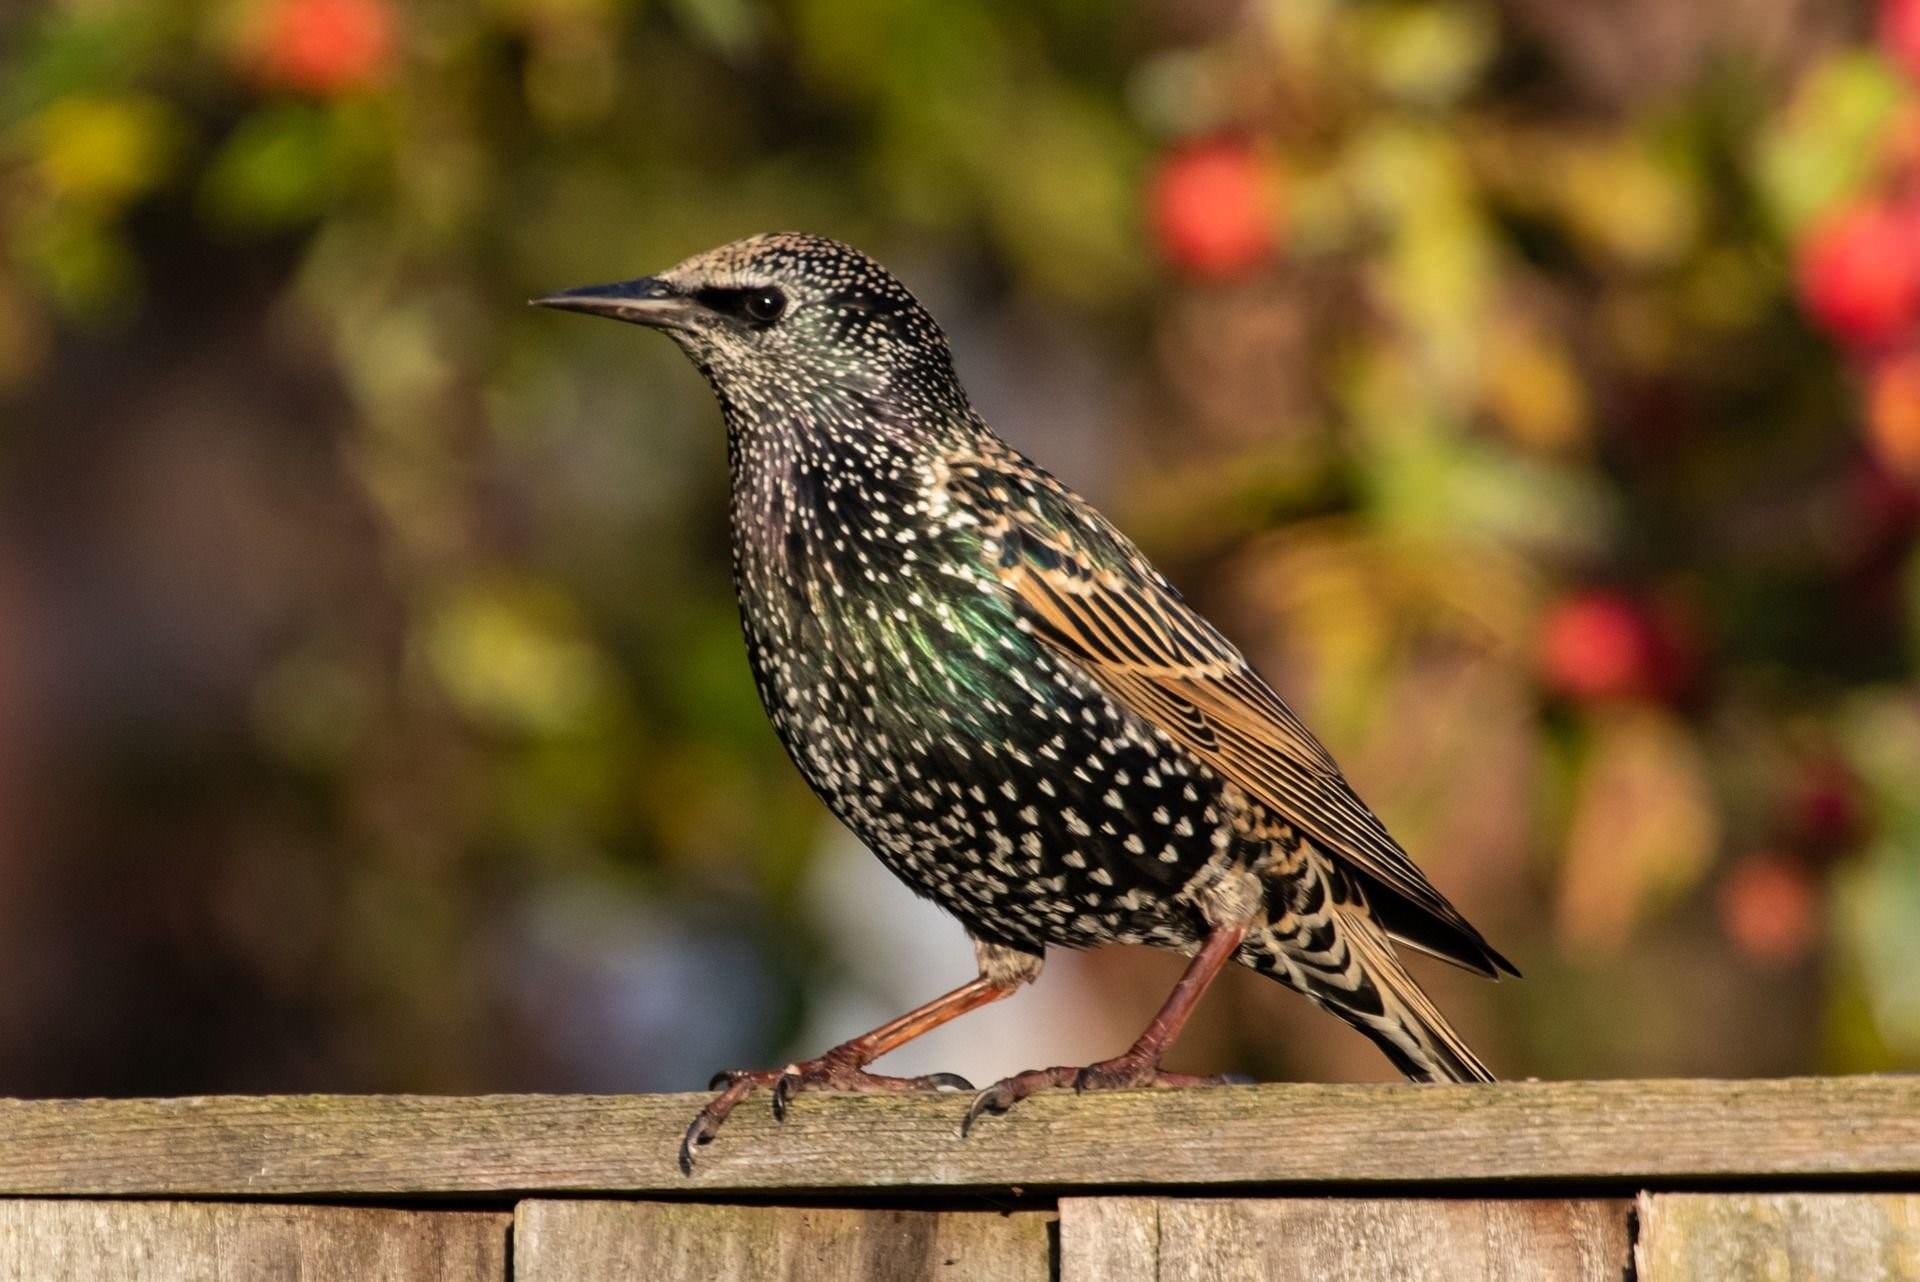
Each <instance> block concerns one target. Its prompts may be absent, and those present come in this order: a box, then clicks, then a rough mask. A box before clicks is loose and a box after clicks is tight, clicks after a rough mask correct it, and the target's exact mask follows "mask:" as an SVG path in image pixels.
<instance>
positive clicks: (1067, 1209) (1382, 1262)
mask: <svg viewBox="0 0 1920 1282" xmlns="http://www.w3.org/2000/svg"><path fill="white" fill-rule="evenodd" d="M1628 1207H1629V1203H1628V1202H1627V1201H1625V1200H1624V1199H1618V1200H1604V1201H1603V1200H1598V1199H1575V1200H1559V1199H1538V1200H1526V1199H1507V1200H1489V1201H1464V1200H1459V1201H1456V1200H1444V1199H1436V1198H1375V1199H1356V1198H1312V1199H1309V1198H1272V1199H1261V1200H1254V1199H1248V1198H1062V1199H1061V1202H1060V1282H1212V1280H1213V1279H1227V1278H1249V1279H1252V1278H1260V1279H1271V1280H1272V1282H1376V1279H1379V1278H1394V1279H1396V1282H1474V1280H1475V1279H1479V1280H1481V1282H1619V1280H1620V1278H1621V1277H1623V1276H1624V1275H1625V1273H1626V1268H1627V1259H1628V1255H1629V1253H1630V1247H1629V1242H1628V1237H1629V1235H1628V1229H1627V1211H1628ZM1728 1276H1732V1275H1728Z"/></svg>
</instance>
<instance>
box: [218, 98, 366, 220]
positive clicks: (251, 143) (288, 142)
mask: <svg viewBox="0 0 1920 1282" xmlns="http://www.w3.org/2000/svg"><path fill="white" fill-rule="evenodd" d="M335 161H336V151H335V146H334V138H333V130H332V128H331V122H330V119H329V117H328V115H327V113H326V112H325V111H324V110H323V109H321V108H318V107H312V106H307V105H304V104H297V103H290V104H287V105H284V106H280V107H275V108H272V109H270V110H266V111H261V112H256V113H254V114H253V115H250V116H248V117H247V118H246V119H245V120H243V121H242V122H241V123H240V125H239V127H238V128H236V129H235V130H234V132H233V134H232V136H231V137H229V138H228V139H227V140H226V142H225V143H224V144H222V145H221V147H220V149H219V151H217V152H216V153H215V154H214V157H213V160H212V161H211V163H210V164H209V165H208V166H207V170H206V173H205V176H204V177H203V178H202V180H201V189H200V201H201V207H202V208H203V209H204V210H205V212H206V214H207V216H208V217H209V218H210V219H212V220H213V221H215V222H216V223H220V224H223V225H225V226H228V227H233V228H237V229H242V230H247V231H263V230H277V229H279V228H282V227H287V226H291V225H294V224H298V223H302V222H306V221H308V220H310V219H312V218H314V217H316V216H318V215H319V214H320V213H321V211H322V210H324V209H325V208H326V207H327V205H328V204H329V202H330V201H331V200H332V199H333V197H334V195H335V193H336V192H337V191H338V190H339V178H340V175H339V173H338V170H337V167H336V163H335Z"/></svg>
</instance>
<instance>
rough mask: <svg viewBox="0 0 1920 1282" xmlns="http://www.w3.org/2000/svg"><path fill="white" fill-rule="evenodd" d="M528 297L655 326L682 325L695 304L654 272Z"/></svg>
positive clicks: (536, 302)
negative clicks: (631, 278)
mask: <svg viewBox="0 0 1920 1282" xmlns="http://www.w3.org/2000/svg"><path fill="white" fill-rule="evenodd" d="M528 301H529V302H530V303H531V304H532V305H533V306H535V307H553V308H558V309H559V310H560V311H563V312H585V313H587V314H588V315H589V316H610V317H612V318H613V319H614V320H622V321H626V322H628V323H629V324H633V325H651V326H653V327H654V328H656V329H679V328H683V327H684V326H685V323H686V318H687V316H688V315H689V314H690V313H692V312H693V310H694V309H695V307H697V306H698V304H696V303H695V302H694V301H693V300H692V299H691V298H688V297H687V296H686V295H685V294H682V293H680V292H679V291H678V290H676V289H675V288H674V287H673V286H671V285H669V284H667V282H665V281H663V280H660V279H658V278H656V277H653V276H642V277H640V278H639V279H638V280H623V281H619V282H617V283H615V284H612V285H584V286H582V287H581V288H579V289H563V290H561V291H560V292H559V293H557V294H548V295H547V296H546V297H544V298H534V299H529V300H528Z"/></svg>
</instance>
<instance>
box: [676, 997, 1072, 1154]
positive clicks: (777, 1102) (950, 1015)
mask: <svg viewBox="0 0 1920 1282" xmlns="http://www.w3.org/2000/svg"><path fill="white" fill-rule="evenodd" d="M1034 969H1035V971H1036V972H1037V969H1038V967H1037V965H1036V966H1035V968H1034ZM1023 982H1025V979H1024V977H1022V978H1012V979H1009V978H1008V977H1007V976H1005V975H991V976H990V975H986V974H982V975H980V976H979V977H978V978H976V979H974V980H973V981H972V982H970V983H966V984H962V985H961V986H960V987H958V988H956V989H954V990H953V991H952V992H950V993H946V994H943V995H942V996H939V997H936V998H934V999H933V1000H932V1001H930V1002H928V1003H927V1004H926V1005H924V1006H917V1007H915V1008H914V1009H912V1010H910V1011H908V1012H907V1013H906V1014H904V1015H902V1016H900V1017H899V1018H898V1019H892V1020H888V1021H887V1022H886V1023H884V1024H882V1025H880V1027H878V1028H876V1029H874V1030H872V1031H871V1032H867V1033H862V1034H861V1035H860V1036H858V1037H856V1038H854V1039H853V1040H852V1041H848V1042H842V1043H841V1044H840V1045H838V1046H836V1047H834V1048H833V1049H832V1050H830V1051H828V1052H827V1053H826V1054H824V1055H822V1056H820V1058H818V1059H810V1060H802V1061H801V1062H799V1063H797V1064H789V1065H787V1066H786V1067H785V1068H774V1069H763V1070H759V1071H751V1072H748V1071H735V1072H725V1073H721V1074H720V1075H719V1076H717V1077H715V1078H714V1079H713V1085H712V1087H711V1089H714V1090H718V1091H719V1092H720V1093H719V1094H718V1095H716V1096H714V1097H713V1099H711V1100H709V1101H708V1103H707V1106H706V1107H705V1108H703V1109H701V1110H700V1112H699V1113H698V1114H697V1115H696V1116H695V1117H694V1119H693V1124H692V1125H691V1126H689V1127H687V1134H686V1137H685V1138H684V1139H682V1140H681V1141H680V1169H681V1170H682V1171H683V1172H685V1173H686V1174H689V1175H691V1174H692V1173H693V1150H694V1149H695V1148H697V1147H699V1146H700V1145H702V1144H707V1143H710V1142H711V1141H712V1140H713V1137H714V1135H715V1133H717V1132H718V1131H719V1129H720V1124H721V1123H722V1122H724V1121H726V1120H727V1115H728V1114H729V1113H731V1112H733V1109H734V1105H736V1104H738V1103H739V1102H740V1101H741V1100H743V1099H745V1098H746V1097H747V1096H748V1095H751V1094H752V1093H753V1092H754V1091H755V1090H757V1089H758V1088H760V1087H762V1086H771V1087H772V1088H773V1115H774V1116H775V1117H776V1118H779V1119H780V1120H781V1121H785V1120H786V1115H787V1102H788V1101H789V1100H790V1099H791V1098H792V1097H793V1095H794V1093H795V1092H797V1091H803V1090H810V1089H826V1090H835V1091H917V1090H938V1089H943V1088H944V1089H947V1090H962V1091H966V1090H972V1089H973V1084H972V1083H971V1082H969V1081H967V1079H966V1078H964V1077H960V1076H958V1075H957V1074H954V1073H931V1074H928V1075H927V1076H925V1077H883V1076H880V1075H879V1074H876V1073H869V1072H867V1071H866V1067H867V1065H868V1064H871V1063H872V1062H873V1061H874V1060H876V1059H879V1058H880V1057H881V1056H882V1055H885V1054H886V1053H887V1052H888V1051H891V1050H896V1049H898V1048H899V1047H901V1046H904V1045H906V1044H907V1043H908V1042H910V1041H912V1040H913V1039H914V1038H916V1037H919V1036H920V1035H921V1034H923V1033H928V1032H931V1031H933V1030H934V1029H936V1028H938V1027H940V1025H942V1024H944V1023H946V1022H948V1021H949V1020H952V1019H957V1018H959V1017H960V1016H962V1015H964V1014H966V1013H967V1012H968V1011H970V1010H975V1009H977V1008H979V1007H981V1006H985V1005H986V1004H987V1003H988V1002H993V1001H998V1000H999V999H1000V998H1002V997H1005V996H1006V995H1007V994H1009V993H1011V992H1013V991H1014V990H1015V989H1016V988H1018V987H1019V986H1020V984H1021V983H1023Z"/></svg>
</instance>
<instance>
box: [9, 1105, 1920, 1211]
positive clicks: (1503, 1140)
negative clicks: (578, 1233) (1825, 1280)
mask: <svg viewBox="0 0 1920 1282" xmlns="http://www.w3.org/2000/svg"><path fill="white" fill-rule="evenodd" d="M704 1099H705V1096H701V1095H643V1096H611V1097H606V1096H528V1095H514V1096H480V1097H459V1098H455V1097H432V1096H281V1097H206V1098H187V1099H171V1100H5V1101H0V1196H4V1195H6V1194H37V1193H60V1194H78V1195H112V1194H136V1195H144V1196H175V1197H179V1196H242V1197H246V1196H275V1197H295V1196H332V1195H348V1196H382V1197H392V1196H395V1195H404V1194H411V1193H424V1194H463V1193H494V1194H508V1193H533V1192H575V1191H593V1192H666V1193H688V1192H718V1191H727V1190H786V1191H806V1190H828V1189H906V1188H914V1189H921V1190H937V1189H945V1190H975V1189H1006V1188H1008V1187H1011V1186H1017V1187H1021V1188H1026V1189H1034V1190H1046V1189H1059V1188H1118V1189H1125V1188H1142V1187H1151V1186H1160V1187H1165V1186H1167V1185H1190V1186H1231V1185H1247V1184H1260V1185H1265V1186H1269V1187H1286V1188H1294V1189H1304V1188H1306V1187H1310V1186H1314V1185H1325V1184H1328V1183H1332V1184H1338V1185H1422V1184H1425V1185H1440V1184H1444V1185H1448V1186H1450V1187H1451V1186H1462V1185H1468V1186H1476V1187H1481V1188H1488V1189H1493V1190H1498V1189H1499V1188H1501V1187H1503V1186H1512V1185H1514V1184H1515V1183H1516V1182H1520V1181H1542V1180H1546V1181H1556V1182H1566V1181H1584V1182H1586V1183H1588V1184H1591V1185H1594V1186H1596V1188H1597V1189H1598V1190H1602V1191H1614V1190H1617V1191H1620V1192H1623V1193H1632V1192H1635V1191H1637V1190H1638V1189H1640V1188H1642V1187H1645V1186H1647V1185H1648V1184H1661V1183H1666V1182H1670V1181H1674V1180H1681V1179H1702V1178H1727V1177H1733V1178H1741V1179H1751V1178H1768V1177H1773V1178H1780V1177H1794V1178H1795V1180H1796V1181H1797V1182H1798V1183H1800V1184H1801V1185H1802V1186H1803V1187H1804V1185H1805V1182H1806V1179H1807V1178H1817V1177H1820V1176H1846V1177H1851V1178H1855V1179H1858V1178H1861V1177H1883V1178H1884V1177H1891V1176H1897V1177H1901V1178H1913V1177H1915V1176H1917V1175H1920V1078H1910V1077H1840V1078H1800V1079H1782V1080H1773V1081H1754V1082H1711V1081H1654V1082H1625V1081H1623V1082H1510V1083H1506V1084H1504V1085H1501V1086H1497V1087H1488V1086H1301V1085H1272V1086H1245V1087H1221V1088H1214V1089H1206V1090H1193V1091H1125V1092H1113V1093H1101V1094H1090V1095H1083V1096H1075V1095H1073V1094H1071V1093H1065V1092H1063V1093H1058V1094H1048V1095H1045V1096H1041V1097H1037V1098H1035V1099H1031V1100H1028V1101H1026V1102H1025V1103H1023V1104H1021V1105H1020V1106H1019V1107H1018V1108H1016V1109H1015V1110H1014V1111H1013V1112H1012V1113H1011V1114H1009V1115H1008V1116H1006V1117H989V1118H986V1119H984V1120H983V1121H982V1122H981V1124H980V1125H979V1126H978V1127H976V1128H975V1130H974V1133H973V1136H972V1137H971V1138H969V1139H966V1140H962V1139H961V1138H960V1137H959V1134H958V1127H959V1121H960V1115H961V1113H962V1111H963V1110H964V1109H965V1107H966V1100H965V1099H964V1098H961V1097H956V1096H952V1095H929V1096H917V1097H907V1096H875V1095H867V1096H846V1095H825V1094H820V1095H803V1096H801V1097H799V1099H798V1100H797V1101H796V1102H795V1104H794V1107H793V1108H792V1110H790V1112H789V1115H788V1122H787V1124H786V1125H784V1126H780V1125H776V1124H775V1123H774V1122H773V1120H772V1118H771V1117H770V1116H769V1113H768V1110H767V1108H766V1105H765V1103H764V1101H763V1100H761V1099H758V1098H755V1099H750V1100H749V1101H747V1103H746V1104H744V1105H742V1106H741V1108H740V1109H739V1111H738V1112H737V1113H736V1114H735V1115H734V1117H733V1119H732V1120H731V1121H729V1122H728V1123H727V1126H726V1129H725V1130H724V1131H722V1132H721V1134H720V1138H719V1140H718V1141H716V1142H715V1143H714V1144H713V1145H712V1146H711V1147H709V1148H706V1149H703V1150H701V1152H700V1154H699V1160H698V1163H697V1165H696V1167H695V1170H694V1174H693V1175H692V1177H691V1178H689V1177H685V1176H682V1175H681V1174H680V1171H679V1169H678V1168H677V1166H676V1165H675V1161H674V1154H675V1150H676V1148H677V1146H678V1145H679V1142H680V1135H681V1132H682V1130H683V1129H684V1128H685V1127H686V1124H687V1121H688V1119H689V1118H690V1117H692V1115H693V1113H694V1110H695V1109H696V1108H698V1106H699V1105H700V1104H701V1102H702V1101H703V1100H704Z"/></svg>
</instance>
